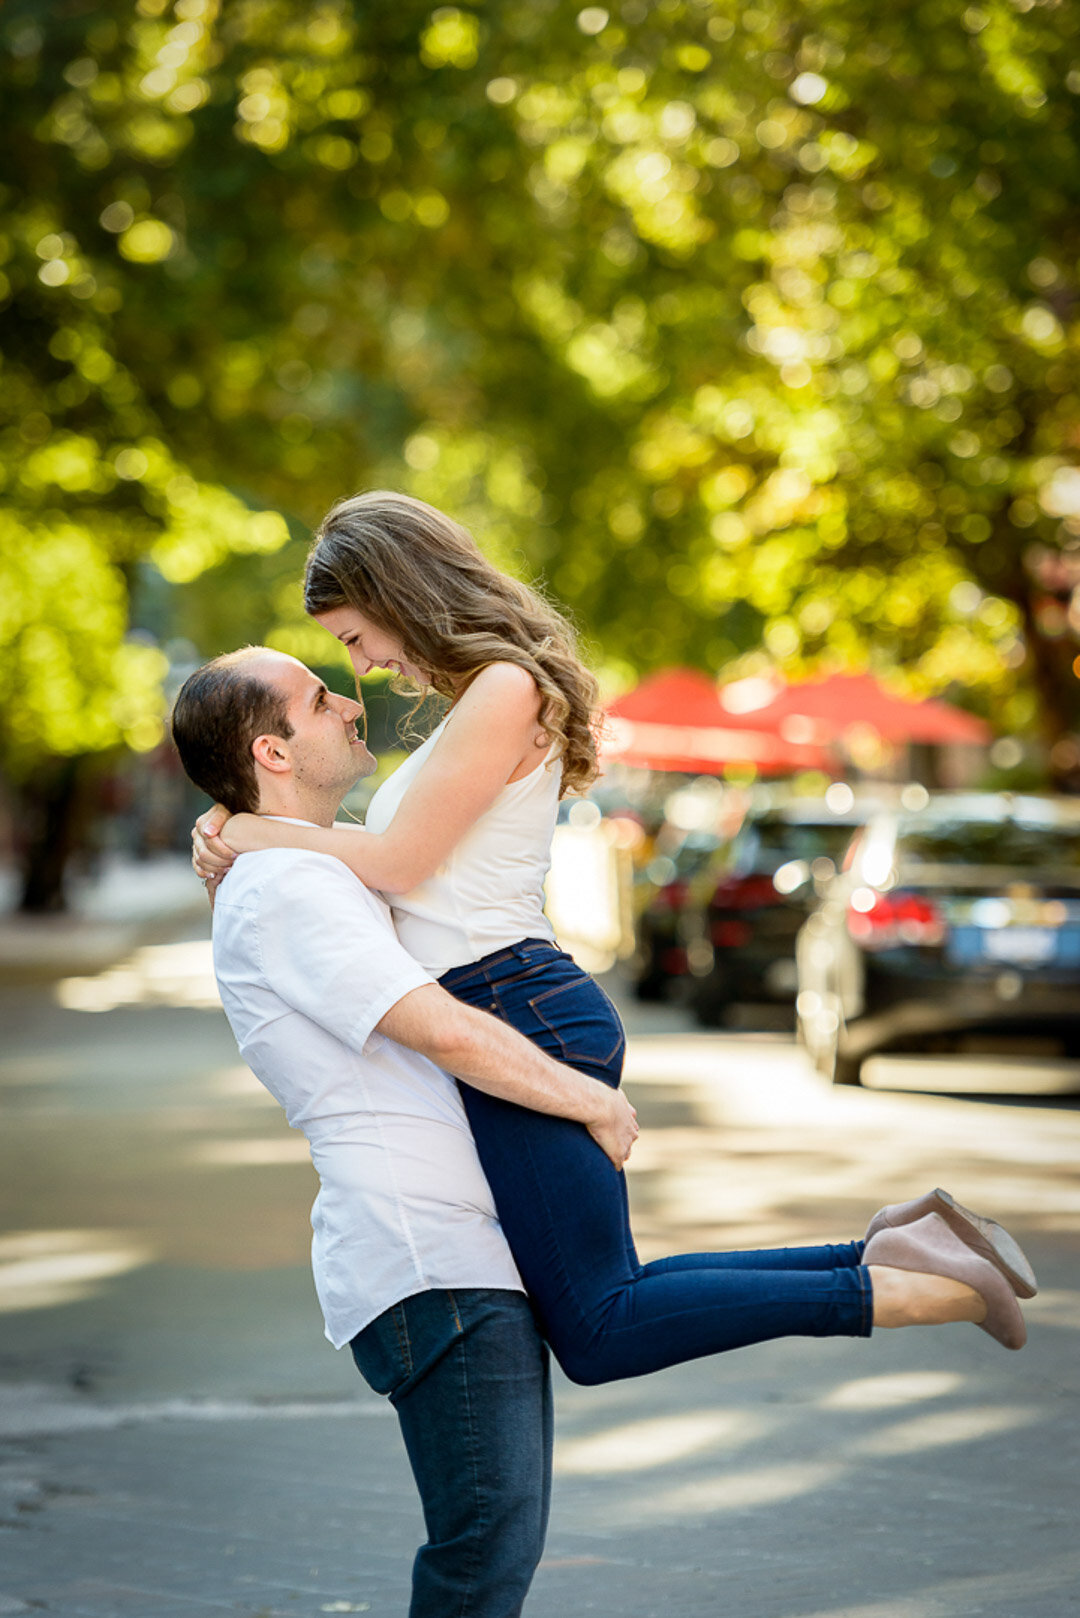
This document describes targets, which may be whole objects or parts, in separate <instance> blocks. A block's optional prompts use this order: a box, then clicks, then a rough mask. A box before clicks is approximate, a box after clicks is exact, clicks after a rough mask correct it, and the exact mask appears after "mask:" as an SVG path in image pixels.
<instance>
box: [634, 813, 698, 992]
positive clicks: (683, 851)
mask: <svg viewBox="0 0 1080 1618" xmlns="http://www.w3.org/2000/svg"><path fill="white" fill-rule="evenodd" d="M664 841H665V840H664V839H661V844H663V842H664ZM666 843H667V851H666V852H658V853H656V854H655V855H654V856H653V858H652V859H651V860H650V861H649V864H648V865H647V866H646V867H645V869H644V870H643V872H642V876H641V884H640V885H641V888H642V890H643V896H642V898H641V900H640V901H639V909H638V913H637V917H636V920H635V923H634V954H633V956H632V957H631V960H630V963H629V969H628V975H629V978H630V983H631V986H632V988H633V991H634V994H635V995H636V997H637V998H638V999H639V1000H661V999H663V997H664V995H665V994H667V993H668V992H669V990H670V989H671V988H672V986H673V985H677V984H678V983H680V982H681V981H682V980H683V979H684V978H685V977H686V975H687V973H688V972H689V971H690V969H691V962H692V960H693V958H694V949H695V947H699V946H698V942H697V941H698V929H697V928H696V927H695V926H694V925H693V924H692V920H691V917H690V906H691V902H692V883H693V881H694V879H695V878H696V877H697V876H698V875H699V873H700V872H701V870H702V869H703V867H705V866H706V865H707V864H708V862H709V860H710V859H711V858H712V857H713V856H714V855H715V853H716V850H717V848H718V847H719V844H720V840H719V838H717V837H715V836H713V835H712V834H711V833H710V832H687V833H685V834H683V835H681V836H680V837H678V838H668V839H666Z"/></svg>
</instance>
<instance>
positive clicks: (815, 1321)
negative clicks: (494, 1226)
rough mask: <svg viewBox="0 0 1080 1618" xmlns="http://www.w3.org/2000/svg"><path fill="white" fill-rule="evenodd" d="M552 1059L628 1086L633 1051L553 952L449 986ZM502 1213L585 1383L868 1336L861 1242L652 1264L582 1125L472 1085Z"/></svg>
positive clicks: (565, 1360) (508, 957) (613, 1018)
mask: <svg viewBox="0 0 1080 1618" xmlns="http://www.w3.org/2000/svg"><path fill="white" fill-rule="evenodd" d="M440 982H441V983H442V985H443V987H444V988H445V989H448V990H449V992H450V993H451V994H453V995H456V996H457V998H458V999H459V1000H464V1001H465V1002H466V1004H468V1005H472V1006H477V1007H479V1008H480V1009H481V1010H485V1011H491V1012H494V1013H495V1015H496V1016H499V1017H502V1018H504V1019H505V1020H506V1021H507V1022H509V1023H512V1024H513V1026H514V1027H515V1028H516V1029H518V1031H519V1032H520V1033H522V1034H525V1035H526V1036H527V1037H528V1038H530V1039H532V1040H534V1041H535V1042H536V1043H537V1044H538V1045H540V1046H541V1047H542V1049H544V1050H545V1051H547V1053H548V1054H549V1055H550V1056H553V1057H555V1058H556V1059H557V1060H559V1061H563V1062H569V1063H570V1064H571V1066H573V1067H576V1068H580V1069H581V1070H582V1071H583V1072H585V1073H588V1074H591V1075H592V1076H593V1077H594V1078H598V1079H602V1080H603V1081H604V1082H605V1083H607V1084H613V1085H617V1084H618V1082H619V1078H620V1074H621V1071H622V1057H623V1049H624V1045H625V1041H624V1038H623V1031H622V1027H621V1025H620V1023H619V1018H618V1013H617V1012H616V1010H615V1008H614V1006H613V1005H612V1004H611V1002H610V1000H608V998H607V996H606V995H605V994H604V992H603V990H602V989H601V988H600V986H599V985H598V984H596V983H594V982H593V980H592V979H591V978H590V977H588V976H587V974H586V973H584V972H583V971H582V970H581V968H580V967H579V966H577V965H576V964H575V962H574V961H572V960H571V959H570V957H569V956H568V955H565V954H563V953H561V952H560V951H559V950H558V949H556V948H555V947H554V946H553V945H552V944H549V943H547V942H545V941H544V940H543V939H525V940H524V941H523V942H522V943H520V944H513V945H510V946H509V947H507V948H506V949H502V950H497V951H495V952H494V953H493V954H491V955H488V956H485V957H484V959H483V960H481V961H477V962H476V963H475V964H474V965H471V966H462V967H455V968H454V969H453V970H452V971H450V972H447V973H446V974H445V975H444V976H443V977H442V978H441V979H440ZM461 1093H462V1098H463V1100H464V1103H465V1111H466V1112H467V1114H468V1117H469V1123H470V1125H471V1127H472V1132H473V1135H474V1137H475V1140H476V1146H477V1150H478V1152H479V1154H480V1162H481V1164H482V1165H483V1169H484V1173H485V1174H486V1175H487V1179H488V1183H489V1185H490V1186H491V1190H492V1193H493V1195H494V1197H495V1207H496V1209H497V1210H498V1214H499V1219H500V1221H501V1223H502V1227H503V1230H504V1231H505V1232H506V1238H507V1241H508V1242H509V1243H510V1250H511V1252H512V1253H513V1255H514V1258H515V1260H516V1262H517V1267H518V1270H519V1271H520V1272H521V1278H522V1280H523V1281H524V1282H525V1286H526V1287H527V1289H528V1292H529V1295H530V1297H531V1298H532V1300H533V1304H534V1306H535V1308H536V1312H537V1316H538V1318H539V1320H540V1324H541V1329H542V1330H543V1332H544V1335H545V1336H546V1338H547V1340H548V1342H549V1343H550V1345H551V1348H552V1350H553V1352H554V1354H555V1357H556V1359H557V1360H558V1361H559V1364H560V1365H561V1366H562V1368H563V1370H564V1371H565V1372H566V1374H567V1376H569V1377H570V1378H571V1379H572V1380H573V1381H575V1382H582V1383H586V1384H591V1383H599V1382H611V1381H614V1380H615V1379H617V1378H619V1377H627V1376H641V1375H642V1374H643V1373H645V1372H647V1371H658V1370H661V1369H662V1368H663V1367H665V1366H668V1365H679V1364H681V1363H683V1361H685V1360H691V1359H694V1358H696V1357H697V1356H699V1355H702V1354H721V1353H724V1352H726V1351H727V1350H729V1349H733V1348H744V1347H746V1346H748V1345H749V1344H751V1343H763V1342H766V1341H767V1340H768V1339H769V1338H773V1337H789V1336H805V1337H868V1336H869V1335H870V1330H871V1324H872V1319H873V1297H872V1289H871V1282H870V1272H869V1270H867V1269H866V1268H864V1267H863V1265H862V1263H861V1260H862V1247H863V1244H862V1243H861V1242H845V1243H843V1244H841V1245H838V1246H828V1247H788V1248H771V1249H768V1250H766V1251H763V1252H747V1253H680V1254H676V1255H675V1256H674V1257H673V1258H664V1259H658V1260H656V1261H655V1262H654V1263H652V1264H642V1263H640V1261H639V1260H638V1257H637V1254H636V1252H635V1251H634V1242H633V1237H632V1236H631V1233H630V1219H629V1210H628V1207H627V1200H626V1177H625V1175H623V1174H620V1173H619V1172H618V1171H617V1170H616V1169H615V1168H614V1167H613V1166H612V1164H611V1163H610V1162H609V1161H608V1159H607V1158H606V1157H605V1156H604V1154H603V1152H602V1151H601V1150H600V1148H599V1146H597V1144H596V1143H595V1141H594V1140H593V1139H592V1137H591V1136H590V1135H589V1134H588V1132H587V1131H586V1130H585V1129H584V1128H583V1126H582V1125H581V1124H575V1123H571V1122H570V1121H569V1120H568V1119H565V1118H554V1117H549V1116H547V1115H546V1114H544V1113H539V1112H528V1111H526V1110H525V1109H524V1108H523V1107H517V1106H514V1105H513V1104H512V1103H511V1102H509V1101H503V1100H501V1099H500V1098H499V1097H497V1096H490V1095H485V1094H483V1092H482V1091H480V1090H476V1089H474V1088H473V1087H472V1086H471V1085H468V1084H463V1085H462V1086H461Z"/></svg>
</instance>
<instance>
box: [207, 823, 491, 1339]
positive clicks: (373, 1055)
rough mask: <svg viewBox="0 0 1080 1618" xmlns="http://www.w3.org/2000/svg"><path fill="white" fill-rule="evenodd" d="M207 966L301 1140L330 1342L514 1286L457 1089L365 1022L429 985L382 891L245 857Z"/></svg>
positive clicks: (348, 876) (333, 872) (247, 1054)
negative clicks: (312, 1173) (453, 1293)
mask: <svg viewBox="0 0 1080 1618" xmlns="http://www.w3.org/2000/svg"><path fill="white" fill-rule="evenodd" d="M214 969H215V971H216V973H217V980H218V987H219V989H220V991H221V999H222V1003H223V1005H224V1007H225V1012H226V1015H227V1016H228V1019H229V1022H230V1024H231V1025H232V1030H233V1033H234V1034H235V1036H236V1041H237V1044H238V1045H239V1047H240V1053H241V1055H242V1056H243V1058H244V1060H245V1061H246V1062H247V1063H248V1064H249V1066H250V1067H251V1068H252V1070H253V1071H254V1073H255V1075H256V1077H257V1078H259V1079H261V1081H262V1082H263V1084H264V1085H265V1086H266V1087H267V1089H268V1090H269V1091H270V1092H271V1094H273V1095H274V1096H275V1097H276V1098H277V1100H278V1101H279V1102H280V1103H281V1105H282V1106H283V1107H284V1109H285V1112H286V1115H287V1117H288V1120H289V1123H290V1124H291V1125H292V1127H293V1128H294V1129H300V1130H303V1132H304V1134H305V1135H306V1136H307V1138H308V1141H309V1143H310V1147H311V1159H312V1162H313V1163H314V1165H315V1168H316V1170H317V1172H318V1175H319V1180H320V1189H319V1194H318V1196H317V1197H316V1199H315V1205H314V1207H313V1209H312V1214H311V1223H312V1229H313V1232H314V1237H313V1241H312V1267H313V1269H314V1272H315V1287H316V1291H317V1292H318V1295H319V1302H320V1304H321V1305H322V1310H323V1315H324V1317H325V1320H326V1335H327V1337H328V1338H329V1339H330V1341H331V1342H332V1343H333V1344H334V1347H335V1348H341V1347H342V1346H343V1345H344V1344H345V1343H347V1342H348V1341H349V1340H350V1338H352V1337H354V1336H355V1335H356V1333H357V1332H358V1331H361V1330H362V1329H363V1328H364V1327H365V1326H366V1325H368V1324H369V1323H370V1322H371V1321H372V1320H374V1319H375V1317H376V1316H377V1315H380V1314H381V1313H382V1312H383V1310H384V1309H388V1308H389V1307H390V1306H391V1305H392V1304H394V1303H398V1302H400V1300H401V1299H402V1298H407V1297H410V1296H412V1295H413V1294H414V1293H417V1292H424V1291H427V1290H428V1289H430V1288H450V1289H453V1288H463V1287H503V1288H509V1289H512V1290H514V1291H521V1290H523V1289H522V1286H521V1280H520V1277H519V1275H518V1272H517V1268H516V1266H515V1264H514V1261H513V1259H512V1258H511V1256H510V1250H509V1248H508V1247H507V1245H506V1239H505V1237H504V1236H503V1233H502V1229H501V1227H500V1225H499V1223H498V1219H497V1217H496V1214H495V1205H494V1202H493V1200H492V1196H491V1191H490V1189H489V1187H488V1183H487V1181H486V1179H485V1178H484V1174H483V1171H482V1169H481V1167H480V1161H479V1158H478V1157H477V1155H476V1147H475V1145H474V1143H473V1138H472V1135H471V1134H470V1132H469V1126H468V1123H467V1121H466V1118H465V1112H464V1108H463V1107H462V1104H461V1097H460V1095H459V1094H458V1089H457V1085H456V1084H455V1082H454V1081H453V1079H451V1078H450V1077H449V1076H448V1075H447V1074H446V1073H444V1072H443V1071H442V1070H441V1069H440V1068H438V1067H436V1066H435V1065H434V1063H432V1062H429V1061H428V1060H427V1059H426V1058H425V1057H423V1056H420V1055H418V1054H417V1053H416V1052H413V1051H409V1050H406V1049H405V1048H404V1047H403V1046H401V1045H397V1044H395V1043H394V1042H393V1040H389V1039H386V1038H383V1037H382V1036H381V1035H379V1034H378V1033H376V1032H375V1027H376V1024H377V1023H378V1022H379V1021H380V1019H381V1018H382V1017H384V1016H385V1015H386V1013H387V1012H388V1011H389V1010H390V1008H391V1006H393V1005H395V1004H396V1003H397V1001H399V1000H400V999H401V998H402V997H403V996H404V995H406V994H408V993H409V992H410V990H413V989H417V988H420V987H421V986H422V985H424V984H426V983H430V982H431V978H430V977H429V976H428V974H427V973H426V972H425V971H424V969H423V968H422V967H421V966H419V965H417V963H416V962H415V961H414V960H413V959H412V957H411V956H410V955H407V954H406V952H405V951H404V949H402V947H401V945H400V944H399V943H398V941H397V939H396V937H395V936H394V932H393V929H392V927H391V924H390V918H389V911H388V910H387V908H386V906H385V905H384V904H383V903H382V901H381V900H379V899H377V898H376V897H375V895H374V894H372V893H370V892H369V891H368V890H367V889H366V888H365V887H364V886H363V884H362V883H361V882H360V881H359V880H358V878H357V877H355V876H354V875H353V874H352V872H351V871H350V870H348V868H347V867H346V866H345V865H343V864H342V863H341V862H340V861H339V860H336V859H332V858H330V857H329V856H328V855H325V854H312V853H307V852H305V851H303V850H300V849H290V848H275V849H267V850H264V851H262V852H260V853H257V854H242V855H240V857H239V858H238V859H237V860H236V862H235V863H234V865H233V866H232V868H231V870H230V871H229V873H228V875H227V876H226V877H225V880H224V881H223V882H222V884H221V886H220V888H219V890H218V894H217V899H216V902H215V907H214Z"/></svg>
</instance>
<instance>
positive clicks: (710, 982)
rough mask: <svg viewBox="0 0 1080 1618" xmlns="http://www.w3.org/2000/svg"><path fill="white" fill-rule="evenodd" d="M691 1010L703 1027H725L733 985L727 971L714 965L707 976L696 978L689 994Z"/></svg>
mask: <svg viewBox="0 0 1080 1618" xmlns="http://www.w3.org/2000/svg"><path fill="white" fill-rule="evenodd" d="M689 1002H690V1010H691V1011H692V1012H693V1014H694V1019H695V1021H696V1022H698V1023H700V1024H701V1026H702V1028H723V1026H724V1020H725V1017H726V1014H727V1009H728V1006H729V1005H730V1004H731V987H730V984H729V983H728V981H727V974H726V972H723V971H721V970H720V969H719V968H718V967H715V966H714V967H713V969H712V971H711V972H710V973H709V974H708V976H707V977H703V978H694V979H693V982H692V987H691V989H690V994H689Z"/></svg>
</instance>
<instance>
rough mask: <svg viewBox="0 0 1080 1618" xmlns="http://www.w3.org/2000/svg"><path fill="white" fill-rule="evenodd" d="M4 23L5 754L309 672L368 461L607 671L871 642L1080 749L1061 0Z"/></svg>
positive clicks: (326, 2) (1072, 7)
mask: <svg viewBox="0 0 1080 1618" xmlns="http://www.w3.org/2000/svg"><path fill="white" fill-rule="evenodd" d="M0 40H2V46H3V54H2V61H0V82H2V86H3V96H4V102H3V104H4V108H5V113H4V117H5V124H6V134H7V140H6V143H5V145H6V150H7V159H8V161H7V165H6V169H7V172H6V176H5V179H4V183H3V190H2V193H0V195H2V200H3V236H2V239H0V253H2V256H3V262H2V266H0V269H2V275H0V293H2V295H3V300H4V302H3V308H4V316H5V318H4V328H5V336H4V364H3V371H2V378H3V387H2V388H0V465H2V473H3V477H4V479H5V490H4V494H5V506H6V511H5V515H4V518H3V523H4V535H3V547H2V551H0V671H2V673H3V677H4V686H5V703H4V705H3V709H2V710H0V762H2V764H3V767H4V768H5V770H6V771H7V772H8V774H9V775H11V776H14V777H16V778H18V777H20V776H22V775H25V774H26V773H27V772H28V771H29V769H30V768H31V767H32V766H33V764H34V761H35V758H39V757H40V756H41V755H42V754H46V755H52V756H56V757H64V756H76V755H79V754H84V753H87V752H91V751H94V750H102V749H108V748H112V747H115V746H116V745H118V744H126V745H128V746H132V747H135V748H147V747H150V746H152V745H154V743H155V742H156V740H157V739H158V738H159V737H160V734H161V720H162V700H161V682H162V679H163V677H164V673H165V668H166V658H165V655H164V652H163V650H162V646H163V645H165V644H167V642H168V640H169V637H170V636H176V635H178V634H186V635H187V636H189V637H190V638H192V639H194V640H195V642H196V644H197V645H198V647H199V649H200V651H202V652H204V653H207V654H209V653H212V652H215V651H217V650H219V649H222V648H223V647H225V646H228V645H230V644H233V643H235V641H236V639H237V638H239V637H240V636H241V635H248V636H253V637H261V638H268V639H270V640H272V641H273V642H274V643H276V644H279V645H281V646H284V647H286V648H288V649H291V650H296V651H298V652H300V653H301V654H302V655H306V656H308V657H316V658H317V657H324V656H325V653H323V652H322V650H321V646H322V642H321V641H320V640H319V639H318V638H313V637H317V636H318V632H317V631H313V630H312V629H311V628H310V627H309V626H307V625H305V623H304V622H303V619H302V614H301V613H300V609H299V596H298V591H297V580H298V577H299V571H300V562H301V557H302V549H303V535H304V533H305V531H306V528H307V526H308V525H309V524H310V523H312V522H313V521H314V520H316V519H317V518H318V516H319V515H321V513H322V511H323V510H324V509H325V507H326V506H327V504H329V502H330V501H331V500H333V499H334V498H336V497H338V496H340V495H341V494H344V493H347V492H351V491H352V490H354V489H355V488H357V487H360V486H364V485H369V486H370V485H373V484H379V483H385V484H389V485H392V486H396V487H408V488H410V489H412V490H413V491H414V492H415V493H417V494H419V495H421V496H422V497H424V498H426V499H430V500H431V501H433V502H434V503H436V504H439V505H442V506H444V507H445V508H447V509H448V510H450V511H452V512H453V513H454V514H455V515H457V516H459V517H460V518H462V519H463V520H464V521H466V522H467V523H470V525H472V526H473V527H474V529H475V531H476V532H477V534H478V537H479V538H480V539H481V540H482V542H483V543H484V544H485V546H486V547H487V548H488V550H489V552H490V553H491V554H492V555H493V556H494V558H495V559H496V560H498V561H500V562H502V563H503V564H504V565H507V566H509V567H512V568H515V569H516V570H518V571H520V572H522V573H524V574H525V575H527V576H531V577H535V576H537V575H542V576H543V577H544V578H545V579H546V580H547V582H548V584H549V586H550V588H551V590H552V592H553V593H554V594H555V595H556V596H557V597H559V598H560V599H561V600H562V601H563V602H564V603H566V604H567V605H569V606H570V608H571V609H572V610H573V611H574V613H575V614H576V616H577V617H578V619H579V621H580V623H581V624H582V626H583V628H584V629H585V631H586V633H587V636H588V637H589V639H590V640H591V642H592V644H593V647H594V649H595V652H596V656H597V660H598V661H599V662H600V663H602V664H603V665H605V666H606V667H607V668H608V669H609V671H611V672H612V673H613V674H614V675H615V676H616V677H622V678H627V677H629V676H631V675H632V674H633V673H634V672H640V671H643V670H646V669H648V668H651V667H656V666H658V665H660V664H663V663H667V662H672V661H678V662H690V663H696V664H698V665H699V666H701V667H704V668H707V669H710V670H714V671H719V670H725V669H731V670H732V671H736V670H738V671H739V672H742V671H745V670H746V669H747V668H750V667H753V666H754V659H755V658H757V657H760V656H762V655H765V656H768V657H769V658H770V659H772V660H773V661H775V662H778V663H780V664H781V665H783V666H785V667H788V668H791V669H795V670H801V669H804V668H806V667H807V666H810V665H811V664H814V663H817V662H820V661H822V660H824V661H826V662H828V661H833V662H838V663H840V662H848V663H852V662H854V663H859V662H861V661H867V660H868V661H870V662H871V663H872V664H873V665H874V666H877V667H881V668H885V669H897V670H900V671H902V672H903V674H904V677H905V678H906V679H907V680H908V682H909V684H911V685H912V687H913V688H914V689H917V690H926V691H930V690H942V689H945V688H948V687H950V686H956V685H958V686H961V687H965V688H967V689H968V690H970V691H971V693H972V697H971V700H972V701H973V703H974V704H975V705H977V706H980V707H981V708H982V709H983V711H986V712H991V713H993V715H994V716H995V718H997V719H998V720H999V722H1001V723H1002V724H1004V725H1006V726H1010V727H1023V726H1027V725H1031V724H1033V723H1034V722H1035V721H1036V719H1040V720H1041V721H1042V722H1043V723H1044V724H1045V727H1046V731H1047V735H1048V739H1049V740H1050V741H1051V742H1053V743H1055V744H1056V747H1057V753H1056V755H1055V758H1056V762H1057V765H1058V767H1059V772H1060V773H1065V772H1067V771H1068V770H1069V769H1071V768H1074V767H1075V766H1076V765H1077V763H1080V748H1078V746H1077V743H1076V740H1075V738H1074V737H1073V735H1072V733H1073V732H1074V731H1075V730H1076V729H1077V728H1078V721H1080V679H1078V677H1077V674H1076V672H1074V659H1075V658H1076V654H1077V650H1078V647H1077V638H1078V634H1080V613H1078V611H1077V608H1076V607H1075V605H1074V604H1073V592H1074V589H1075V588H1076V586H1077V585H1078V583H1080V470H1078V469H1077V466H1076V460H1077V454H1076V452H1077V433H1078V426H1077V423H1078V416H1080V398H1078V393H1080V384H1078V377H1077V365H1076V355H1077V344H1078V336H1080V330H1078V323H1077V311H1076V298H1075V287H1076V283H1077V273H1078V259H1080V239H1078V237H1080V194H1078V193H1080V138H1078V119H1077V98H1078V96H1080V11H1078V8H1077V6H1076V4H1075V0H979V3H978V4H965V3H963V0H922V3H907V4H904V5H901V6H894V7H890V8H885V9H882V8H881V7H880V6H874V5H871V4H869V3H868V0H800V3H798V4H796V3H795V0H773V3H771V4H770V5H768V6H765V5H764V4H762V5H760V6H757V5H755V4H753V3H752V4H750V5H749V6H746V5H738V6H736V5H735V4H734V3H733V0H650V3H646V0H623V3H621V4H620V3H617V0H610V3H609V5H608V6H606V7H600V6H592V5H586V6H585V7H584V8H582V7H580V6H579V5H577V4H573V5H568V4H566V3H564V0H494V3H491V4H488V5H485V6H475V7H472V6H464V5H462V6H437V7H435V8H434V9H432V7H431V6H430V5H429V4H424V5H418V4H416V3H415V0H400V3H399V4H397V5H395V6H393V7H384V6H361V5H359V4H357V3H350V0H315V3H310V0H224V3H219V0H175V3H169V0H137V3H133V0H101V3H99V4H96V5H88V4H86V3H84V0H66V3H61V4H59V5H57V6H55V7H53V8H51V9H50V15H49V18H48V25H47V26H46V25H45V22H44V20H43V17H42V14H41V8H40V6H38V5H36V4H30V3H19V0H9V5H8V6H7V7H6V8H5V10H4V13H3V17H2V19H0ZM290 535H291V536H292V537H290ZM1076 667H1080V664H1078V665H1076Z"/></svg>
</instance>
